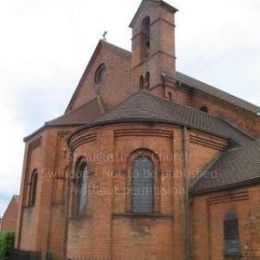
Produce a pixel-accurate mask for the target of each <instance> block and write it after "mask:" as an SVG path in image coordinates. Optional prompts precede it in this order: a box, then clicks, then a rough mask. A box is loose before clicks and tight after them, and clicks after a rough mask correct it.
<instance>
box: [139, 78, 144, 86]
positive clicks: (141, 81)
mask: <svg viewBox="0 0 260 260" xmlns="http://www.w3.org/2000/svg"><path fill="white" fill-rule="evenodd" d="M139 87H140V89H143V88H144V76H143V75H142V76H141V77H140V83H139Z"/></svg>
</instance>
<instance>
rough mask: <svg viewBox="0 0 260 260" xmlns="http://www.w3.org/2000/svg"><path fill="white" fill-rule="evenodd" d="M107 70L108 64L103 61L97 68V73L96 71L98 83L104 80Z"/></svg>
mask: <svg viewBox="0 0 260 260" xmlns="http://www.w3.org/2000/svg"><path fill="white" fill-rule="evenodd" d="M105 71H106V66H105V64H104V63H102V64H101V65H99V67H98V68H97V70H96V73H95V83H96V84H99V83H100V82H101V81H102V80H103V78H104V74H105Z"/></svg>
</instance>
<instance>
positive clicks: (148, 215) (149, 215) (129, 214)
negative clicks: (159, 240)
mask: <svg viewBox="0 0 260 260" xmlns="http://www.w3.org/2000/svg"><path fill="white" fill-rule="evenodd" d="M112 216H113V217H125V218H167V219H173V215H165V214H161V213H158V212H154V213H133V212H127V213H114V214H112Z"/></svg>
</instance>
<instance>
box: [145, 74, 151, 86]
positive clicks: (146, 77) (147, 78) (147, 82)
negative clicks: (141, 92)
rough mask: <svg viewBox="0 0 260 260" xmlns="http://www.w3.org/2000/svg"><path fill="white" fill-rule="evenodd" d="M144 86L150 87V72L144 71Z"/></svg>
mask: <svg viewBox="0 0 260 260" xmlns="http://www.w3.org/2000/svg"><path fill="white" fill-rule="evenodd" d="M145 88H146V89H149V88H150V73H149V72H146V75H145Z"/></svg>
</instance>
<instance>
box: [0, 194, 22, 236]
mask: <svg viewBox="0 0 260 260" xmlns="http://www.w3.org/2000/svg"><path fill="white" fill-rule="evenodd" d="M18 205H19V198H17V197H13V198H12V200H11V202H10V203H9V205H8V207H7V209H6V211H5V213H4V215H3V217H2V219H1V220H0V222H1V223H0V231H16V225H17V217H18Z"/></svg>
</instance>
